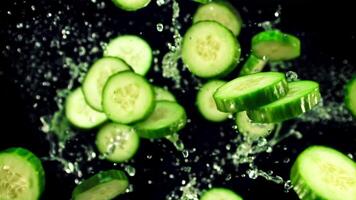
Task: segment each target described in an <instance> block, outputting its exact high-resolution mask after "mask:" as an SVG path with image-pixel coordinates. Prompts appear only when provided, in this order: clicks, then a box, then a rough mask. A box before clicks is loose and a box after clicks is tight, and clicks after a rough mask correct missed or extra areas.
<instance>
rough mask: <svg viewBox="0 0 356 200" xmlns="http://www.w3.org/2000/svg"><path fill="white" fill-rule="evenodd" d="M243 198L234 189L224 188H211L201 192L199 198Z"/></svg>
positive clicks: (226, 199)
mask: <svg viewBox="0 0 356 200" xmlns="http://www.w3.org/2000/svg"><path fill="white" fill-rule="evenodd" d="M218 199H221V200H243V199H242V197H240V196H239V195H237V194H236V193H235V192H234V191H232V190H229V189H226V188H212V189H210V190H208V191H206V192H204V193H203V195H202V197H201V198H200V200H218Z"/></svg>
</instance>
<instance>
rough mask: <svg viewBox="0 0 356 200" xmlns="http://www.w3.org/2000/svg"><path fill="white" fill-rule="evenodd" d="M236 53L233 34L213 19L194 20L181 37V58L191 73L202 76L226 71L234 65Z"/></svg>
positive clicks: (235, 41)
mask: <svg viewBox="0 0 356 200" xmlns="http://www.w3.org/2000/svg"><path fill="white" fill-rule="evenodd" d="M240 54H241V49H240V44H239V42H238V41H237V39H236V37H235V36H234V35H233V34H232V32H231V31H229V30H228V29H227V28H225V27H224V26H222V25H221V24H219V23H217V22H214V21H202V22H198V23H196V24H194V25H193V26H191V27H190V28H189V29H188V31H187V32H186V34H185V35H184V37H183V44H182V59H183V62H184V64H186V65H187V67H188V69H189V70H190V71H191V72H192V73H193V74H195V75H196V76H199V77H202V78H212V77H219V76H224V75H227V74H228V73H230V72H231V71H232V70H233V69H235V67H236V65H237V63H238V62H239V58H240Z"/></svg>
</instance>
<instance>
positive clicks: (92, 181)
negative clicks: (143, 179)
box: [72, 170, 129, 200]
mask: <svg viewBox="0 0 356 200" xmlns="http://www.w3.org/2000/svg"><path fill="white" fill-rule="evenodd" d="M128 185H129V181H128V178H127V176H126V175H125V173H124V172H123V171H120V170H108V171H102V172H100V173H98V174H96V175H94V176H92V177H90V178H89V179H87V180H85V181H83V182H82V183H81V184H79V185H77V187H75V189H74V191H73V194H72V197H73V200H110V199H113V198H114V197H116V196H118V195H120V194H123V193H125V191H126V188H127V187H128Z"/></svg>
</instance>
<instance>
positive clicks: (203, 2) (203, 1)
mask: <svg viewBox="0 0 356 200" xmlns="http://www.w3.org/2000/svg"><path fill="white" fill-rule="evenodd" d="M193 1H195V2H198V3H202V4H206V3H210V2H212V1H213V0H193Z"/></svg>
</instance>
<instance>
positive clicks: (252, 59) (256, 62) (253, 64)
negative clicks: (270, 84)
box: [240, 54, 267, 76]
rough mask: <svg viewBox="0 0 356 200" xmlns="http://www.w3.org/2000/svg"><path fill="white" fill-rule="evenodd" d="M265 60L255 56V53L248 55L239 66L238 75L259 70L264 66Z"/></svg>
mask: <svg viewBox="0 0 356 200" xmlns="http://www.w3.org/2000/svg"><path fill="white" fill-rule="evenodd" d="M266 63H267V60H264V59H260V58H257V57H256V56H255V55H253V54H252V55H250V56H249V57H248V58H247V60H246V62H245V63H244V65H243V66H242V68H241V71H240V76H244V75H248V74H254V73H257V72H261V71H262V70H263V68H264V67H265V66H266Z"/></svg>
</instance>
